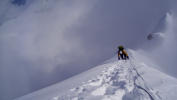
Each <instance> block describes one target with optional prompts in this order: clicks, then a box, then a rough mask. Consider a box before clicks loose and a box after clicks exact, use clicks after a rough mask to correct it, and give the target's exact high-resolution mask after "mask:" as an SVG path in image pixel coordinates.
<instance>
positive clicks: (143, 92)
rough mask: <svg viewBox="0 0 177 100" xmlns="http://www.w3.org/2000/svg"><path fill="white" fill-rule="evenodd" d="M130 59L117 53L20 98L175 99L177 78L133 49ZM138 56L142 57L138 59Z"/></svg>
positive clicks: (45, 99) (41, 99)
mask: <svg viewBox="0 0 177 100" xmlns="http://www.w3.org/2000/svg"><path fill="white" fill-rule="evenodd" d="M129 54H130V55H131V57H130V60H120V61H117V59H116V58H115V57H113V58H112V59H111V60H109V61H107V62H105V63H104V64H102V65H100V66H97V67H95V68H93V69H91V70H89V71H87V72H84V73H81V74H80V75H77V76H75V77H72V78H70V79H68V80H65V81H64V82H62V83H59V84H56V85H54V86H51V87H48V88H45V89H43V90H40V91H37V92H35V93H32V94H29V95H26V96H23V97H21V98H18V99H17V100H175V99H176V98H177V96H176V93H177V79H175V78H173V77H171V76H168V75H166V74H164V73H162V72H160V71H158V70H156V69H154V66H156V65H154V64H152V63H151V64H150V62H149V63H147V61H146V62H142V61H141V60H142V59H144V57H143V56H142V55H141V54H139V53H138V52H135V51H133V50H130V51H129ZM136 58H138V59H136Z"/></svg>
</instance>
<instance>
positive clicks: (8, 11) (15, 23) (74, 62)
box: [0, 0, 176, 100]
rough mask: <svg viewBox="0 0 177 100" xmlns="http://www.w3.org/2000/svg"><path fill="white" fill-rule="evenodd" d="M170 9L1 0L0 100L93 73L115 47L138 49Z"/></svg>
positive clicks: (129, 1)
mask: <svg viewBox="0 0 177 100" xmlns="http://www.w3.org/2000/svg"><path fill="white" fill-rule="evenodd" d="M12 1H14V2H12ZM169 6H170V7H171V6H172V5H169V1H167V0H73V1H68V0H25V1H24V0H1V1H0V55H1V56H0V99H1V100H8V99H12V98H16V97H19V96H22V95H24V94H27V93H30V92H33V91H35V90H38V89H41V88H43V87H46V86H48V85H51V84H54V83H56V82H60V81H62V80H65V79H67V78H69V77H71V76H73V75H76V74H78V73H81V72H82V71H85V70H87V69H89V68H92V67H94V66H96V65H98V64H100V63H102V62H103V61H105V60H107V59H109V58H111V57H113V56H114V55H115V53H116V47H117V46H118V45H124V46H125V47H126V48H133V49H138V48H140V47H142V46H141V45H142V44H143V43H145V42H146V36H147V35H148V34H149V33H151V32H153V30H154V28H155V27H156V26H157V25H158V23H159V21H160V20H161V19H162V18H163V16H165V15H166V14H167V12H168V11H169V10H170V9H171V8H169ZM174 8H175V7H174ZM174 8H173V9H174ZM168 18H169V17H168ZM175 49H176V48H175ZM175 49H174V50H175ZM175 55H176V53H175ZM161 61H162V60H160V61H159V62H161ZM16 91H18V92H16Z"/></svg>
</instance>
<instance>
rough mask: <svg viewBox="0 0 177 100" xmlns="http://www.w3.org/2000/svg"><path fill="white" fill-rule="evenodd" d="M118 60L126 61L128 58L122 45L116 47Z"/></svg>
mask: <svg viewBox="0 0 177 100" xmlns="http://www.w3.org/2000/svg"><path fill="white" fill-rule="evenodd" d="M118 49H119V50H118V52H117V53H118V60H120V59H123V60H126V59H129V56H128V54H127V52H126V51H125V49H124V47H123V46H122V45H120V46H118Z"/></svg>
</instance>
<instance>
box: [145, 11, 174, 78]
mask: <svg viewBox="0 0 177 100" xmlns="http://www.w3.org/2000/svg"><path fill="white" fill-rule="evenodd" d="M162 22H163V23H161V25H162V24H163V28H160V29H158V30H157V31H156V32H155V33H151V34H150V35H149V36H148V37H149V39H150V38H151V39H150V41H147V43H146V44H144V45H143V46H144V47H146V48H145V51H146V53H147V56H150V58H151V59H153V60H154V61H156V63H158V64H159V65H160V66H161V69H162V70H163V71H164V72H166V73H168V74H170V75H172V76H174V77H177V67H176V65H177V62H176V59H177V54H176V50H177V40H176V38H177V34H176V32H177V30H176V27H177V24H176V23H177V16H176V13H175V12H174V11H172V12H169V13H167V14H166V16H165V18H163V19H162ZM164 23H165V24H164ZM161 25H160V26H159V27H161ZM151 46H153V48H151Z"/></svg>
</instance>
